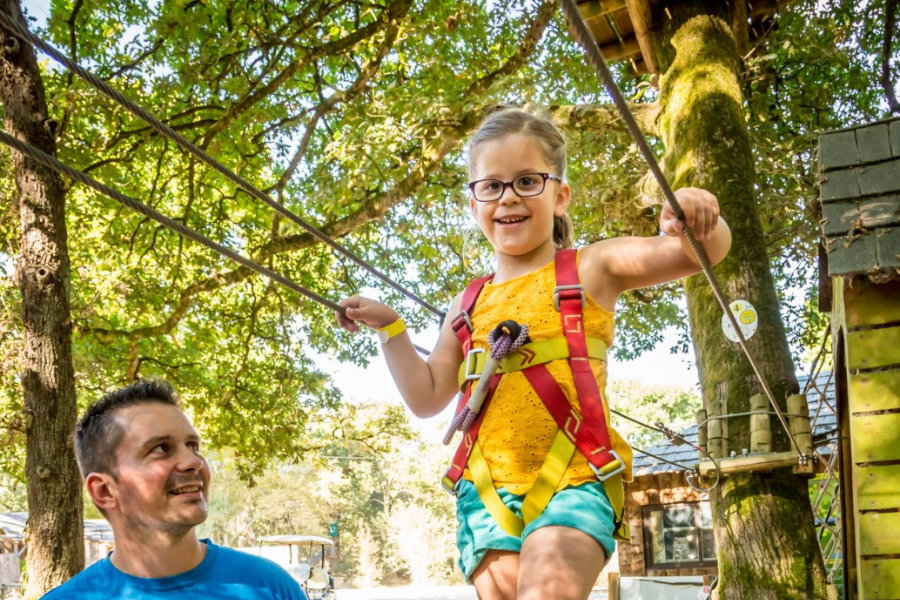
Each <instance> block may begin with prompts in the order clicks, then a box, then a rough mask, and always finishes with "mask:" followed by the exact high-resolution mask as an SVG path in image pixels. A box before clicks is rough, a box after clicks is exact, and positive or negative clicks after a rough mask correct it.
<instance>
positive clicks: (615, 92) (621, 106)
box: [559, 0, 803, 455]
mask: <svg viewBox="0 0 900 600" xmlns="http://www.w3.org/2000/svg"><path fill="white" fill-rule="evenodd" d="M559 4H560V6H561V7H562V10H563V12H564V13H565V15H566V20H568V22H569V25H570V26H571V28H572V31H573V33H574V35H575V39H576V40H578V43H579V44H581V46H582V48H584V50H585V53H586V54H587V57H588V61H589V62H590V63H591V64H592V65H593V66H594V68H595V69H596V71H597V75H598V76H599V77H600V80H601V81H602V82H603V85H604V86H605V87H606V90H607V91H608V92H609V94H610V96H612V98H613V102H614V103H615V105H616V108H617V109H618V111H619V114H620V116H621V117H622V120H623V121H625V126H626V127H627V128H628V132H629V133H630V134H631V137H632V138H634V142H635V144H637V147H638V149H640V151H641V154H643V155H644V160H645V161H646V162H647V166H649V167H650V170H651V171H652V172H653V175H654V177H656V181H657V182H658V183H659V187H660V189H662V191H663V195H664V196H665V197H666V200H668V201H669V204H670V205H671V206H672V209H673V210H674V211H675V216H677V217H678V219H679V220H680V221H681V222H682V224H683V234H684V236H685V238H686V239H687V241H688V245H689V246H690V247H691V250H692V251H693V252H694V254H695V255H696V256H697V260H698V261H699V262H700V268H701V269H702V270H703V274H704V275H706V279H707V281H709V285H710V287H711V288H712V290H713V294H715V296H716V300H718V301H719V304H720V305H722V310H723V311H725V314H726V315H727V316H728V321H729V322H730V323H731V326H732V327H733V328H734V332H735V334H736V335H737V338H738V341H739V343H740V345H741V348H742V349H743V350H744V354H746V356H747V360H749V361H750V366H751V367H753V371H754V372H755V373H756V378H757V379H758V380H759V382H760V385H762V388H763V390H764V391H765V392H766V396H767V397H768V398H769V402H771V403H772V408H774V409H775V413H776V414H777V415H778V420H779V421H781V425H782V427H784V431H785V433H787V436H788V439H790V441H791V444H793V445H794V448H796V449H797V452H798V453H799V454H801V455H803V451H802V450H800V446H799V445H798V444H797V440H795V439H794V436H793V435H792V434H791V430H790V427H788V424H787V421H786V420H785V419H784V415H783V414H782V413H781V409H780V408H779V407H778V403H777V402H776V401H775V396H774V395H773V394H772V390H771V389H769V385H768V384H767V383H766V380H765V378H764V377H763V375H762V370H761V369H760V368H759V365H757V364H756V361H755V360H754V359H753V356H752V355H751V354H750V348H749V347H748V346H747V340H746V339H744V334H743V333H742V332H741V328H740V326H739V325H738V323H737V320H735V318H734V315H733V314H732V313H731V310H730V309H729V308H728V299H727V298H725V294H724V292H722V288H721V287H719V282H718V280H717V279H716V277H715V275H714V274H713V272H712V265H710V263H709V258H708V257H707V256H706V251H705V250H703V246H701V245H700V244H699V243H698V242H697V240H696V238H694V232H693V231H691V228H690V227H688V224H687V221H686V220H685V216H684V211H683V210H682V209H681V205H679V204H678V200H677V199H676V198H675V194H674V193H673V192H672V187H671V186H670V185H669V182H668V181H667V180H666V176H665V175H664V174H663V172H662V169H660V167H659V163H658V162H657V161H656V156H655V155H654V154H653V150H651V149H650V146H649V145H648V144H647V140H646V139H644V134H643V132H642V131H641V129H640V127H638V124H637V121H635V119H634V115H632V114H631V110H630V109H629V108H628V103H627V102H626V101H625V97H624V96H622V92H621V90H619V86H618V85H617V84H616V80H615V79H614V78H613V75H612V72H611V71H610V70H609V67H608V66H607V64H606V59H604V58H603V53H602V52H601V51H600V47H599V46H598V45H597V44H596V43H595V42H594V41H593V37H592V36H591V33H590V32H589V31H588V28H587V25H585V23H584V19H582V18H581V13H580V12H579V11H578V6H577V5H576V4H575V0H559Z"/></svg>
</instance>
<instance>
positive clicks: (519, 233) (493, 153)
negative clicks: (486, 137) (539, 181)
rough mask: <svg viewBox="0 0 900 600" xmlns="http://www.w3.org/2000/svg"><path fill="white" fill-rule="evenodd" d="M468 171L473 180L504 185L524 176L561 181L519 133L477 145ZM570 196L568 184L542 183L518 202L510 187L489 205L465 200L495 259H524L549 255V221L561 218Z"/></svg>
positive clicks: (548, 181) (558, 174) (550, 223)
mask: <svg viewBox="0 0 900 600" xmlns="http://www.w3.org/2000/svg"><path fill="white" fill-rule="evenodd" d="M474 167H475V168H474V172H475V176H474V178H473V181H478V180H481V179H497V180H500V181H503V182H509V181H512V180H513V179H515V178H516V177H518V176H520V175H524V174H526V173H550V174H552V175H557V176H560V177H561V176H562V174H561V173H556V172H555V169H554V168H553V167H551V166H550V165H549V164H547V162H546V161H545V159H544V156H543V154H542V153H541V151H540V149H539V148H538V146H537V145H536V144H535V143H534V140H533V139H532V138H531V137H530V136H528V135H523V134H519V133H517V134H513V135H509V136H506V137H504V138H500V139H498V140H493V141H490V142H485V143H484V144H482V145H481V146H479V147H478V149H477V151H476V153H475V161H474ZM570 197H571V190H570V189H569V185H568V184H566V183H558V182H555V181H551V180H549V179H548V180H547V181H546V182H545V185H544V191H543V192H541V193H540V194H539V195H537V196H531V197H527V198H521V197H519V196H518V195H517V194H516V192H515V191H514V190H513V189H512V186H506V188H505V189H504V190H503V195H502V196H501V197H500V199H499V200H496V201H494V202H479V201H477V200H475V197H474V196H470V197H469V207H470V208H471V209H472V214H473V215H474V216H475V220H476V221H477V222H478V226H479V227H481V231H483V232H484V235H485V236H487V238H488V240H490V242H491V244H493V246H494V250H495V251H496V252H497V254H498V256H503V255H507V256H515V257H524V258H527V257H530V256H533V255H535V254H537V253H541V252H546V253H548V254H550V253H551V252H555V249H554V247H553V217H554V216H562V215H564V214H565V212H566V208H568V206H569V199H570ZM551 256H552V255H551Z"/></svg>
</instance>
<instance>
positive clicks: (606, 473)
mask: <svg viewBox="0 0 900 600" xmlns="http://www.w3.org/2000/svg"><path fill="white" fill-rule="evenodd" d="M609 453H610V454H612V455H613V457H614V458H615V460H612V461H610V462H608V463H607V464H605V465H604V466H602V467H596V466H594V464H593V463H592V462H590V461H588V464H589V465H590V466H591V470H592V471H593V472H594V475H596V476H597V479H598V480H599V481H601V482H603V481H606V480H607V479H609V478H611V477H615V476H616V475H618V474H619V473H621V472H622V471H624V470H625V461H624V460H622V457H621V456H619V453H618V452H616V451H615V450H610V451H609ZM613 463H619V464H618V466H616V467H615V468H613V469H612V470H607V469H608V468H609V466H610V465H611V464H613Z"/></svg>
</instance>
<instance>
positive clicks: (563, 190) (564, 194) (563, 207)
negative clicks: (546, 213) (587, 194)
mask: <svg viewBox="0 0 900 600" xmlns="http://www.w3.org/2000/svg"><path fill="white" fill-rule="evenodd" d="M571 201H572V188H570V187H569V184H568V183H566V182H563V183H560V184H559V192H558V193H557V194H556V206H555V207H554V208H553V214H554V215H556V216H557V217H561V216H563V215H564V214H566V211H567V210H569V202H571Z"/></svg>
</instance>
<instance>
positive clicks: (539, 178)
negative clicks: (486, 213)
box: [469, 173, 562, 202]
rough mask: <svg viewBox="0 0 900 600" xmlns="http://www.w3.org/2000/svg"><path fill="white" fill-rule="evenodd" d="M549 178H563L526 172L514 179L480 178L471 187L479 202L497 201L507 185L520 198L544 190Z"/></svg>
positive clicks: (558, 180)
mask: <svg viewBox="0 0 900 600" xmlns="http://www.w3.org/2000/svg"><path fill="white" fill-rule="evenodd" d="M548 179H549V180H550V181H556V182H559V183H562V178H560V177H559V176H557V175H553V174H552V173H525V174H524V175H519V176H518V177H516V178H515V179H513V180H512V181H500V180H499V179H479V180H478V181H473V182H472V183H470V184H469V189H470V190H472V195H473V196H475V199H476V200H478V201H479V202H496V201H497V200H499V199H500V198H501V197H502V196H503V192H505V191H506V188H507V187H511V188H512V190H513V191H514V192H515V193H516V195H517V196H519V197H520V198H529V197H531V196H537V195H538V194H540V193H541V192H543V191H544V186H545V185H547V180H548Z"/></svg>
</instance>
